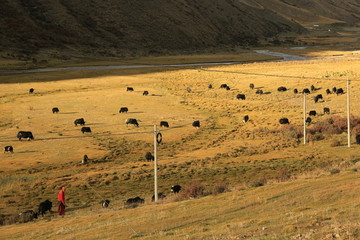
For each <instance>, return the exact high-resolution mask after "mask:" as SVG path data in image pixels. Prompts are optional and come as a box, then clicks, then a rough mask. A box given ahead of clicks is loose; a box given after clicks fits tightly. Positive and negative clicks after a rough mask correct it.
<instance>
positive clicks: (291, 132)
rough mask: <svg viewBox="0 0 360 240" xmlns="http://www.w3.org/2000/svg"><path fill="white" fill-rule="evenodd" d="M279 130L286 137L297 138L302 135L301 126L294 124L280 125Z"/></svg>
mask: <svg viewBox="0 0 360 240" xmlns="http://www.w3.org/2000/svg"><path fill="white" fill-rule="evenodd" d="M280 132H282V134H283V136H285V137H288V138H296V139H299V138H302V137H303V136H304V134H303V128H302V127H301V126H294V125H290V124H287V125H284V126H282V127H281V129H280Z"/></svg>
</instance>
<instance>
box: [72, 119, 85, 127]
mask: <svg viewBox="0 0 360 240" xmlns="http://www.w3.org/2000/svg"><path fill="white" fill-rule="evenodd" d="M74 124H75V127H76V126H77V125H78V124H79V125H81V126H84V125H85V120H84V119H83V118H79V119H76V120H75V121H74Z"/></svg>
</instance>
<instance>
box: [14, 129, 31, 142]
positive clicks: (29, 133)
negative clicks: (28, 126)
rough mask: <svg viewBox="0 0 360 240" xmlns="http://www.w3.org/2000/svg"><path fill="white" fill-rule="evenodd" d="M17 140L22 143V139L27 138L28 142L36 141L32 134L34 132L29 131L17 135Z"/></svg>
mask: <svg viewBox="0 0 360 240" xmlns="http://www.w3.org/2000/svg"><path fill="white" fill-rule="evenodd" d="M17 138H18V139H19V140H20V141H21V139H22V138H27V139H28V141H30V139H32V140H34V136H33V134H32V132H29V131H20V132H18V134H17Z"/></svg>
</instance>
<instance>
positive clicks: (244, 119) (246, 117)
mask: <svg viewBox="0 0 360 240" xmlns="http://www.w3.org/2000/svg"><path fill="white" fill-rule="evenodd" d="M248 121H249V116H248V115H245V116H244V117H243V122H244V123H246V122H248Z"/></svg>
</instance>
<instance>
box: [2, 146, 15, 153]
mask: <svg viewBox="0 0 360 240" xmlns="http://www.w3.org/2000/svg"><path fill="white" fill-rule="evenodd" d="M6 152H11V153H14V148H13V147H12V146H5V147H4V153H6Z"/></svg>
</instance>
